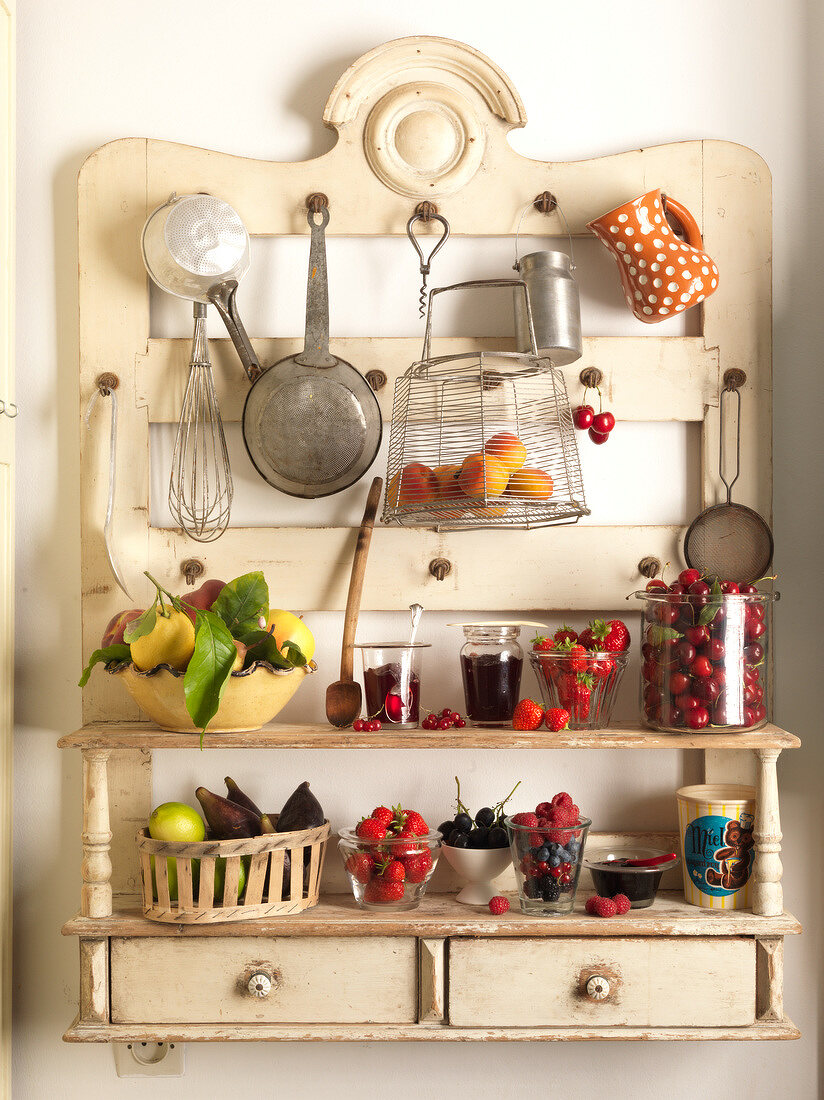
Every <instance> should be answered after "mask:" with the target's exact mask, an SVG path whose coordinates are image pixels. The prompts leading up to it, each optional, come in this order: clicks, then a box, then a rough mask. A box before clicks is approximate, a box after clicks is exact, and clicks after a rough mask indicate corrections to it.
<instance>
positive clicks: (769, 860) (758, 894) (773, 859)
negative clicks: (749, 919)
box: [752, 749, 784, 917]
mask: <svg viewBox="0 0 824 1100" xmlns="http://www.w3.org/2000/svg"><path fill="white" fill-rule="evenodd" d="M755 752H756V756H757V757H758V764H759V767H758V785H757V787H756V791H755V825H754V827H753V838H754V839H755V858H754V860H753V866H752V907H753V912H755V913H758V914H760V915H761V916H765V917H772V916H775V914H776V913H780V912H781V911H782V909H783V908H784V892H783V890H782V888H781V875H782V873H783V868H782V866H781V820H780V817H779V813H778V771H777V767H776V765H777V763H778V757H779V756H780V755H781V750H780V749H756V750H755Z"/></svg>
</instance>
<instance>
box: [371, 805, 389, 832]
mask: <svg viewBox="0 0 824 1100" xmlns="http://www.w3.org/2000/svg"><path fill="white" fill-rule="evenodd" d="M394 816H395V815H394V814H393V813H392V811H391V810H390V809H389V807H388V806H378V807H376V809H374V810H373V811H372V813H371V814H370V817H371V818H372V820H373V821H380V823H381V825H383V826H384V827H385V828H387V829H388V828H389V824H390V822H391V821H392V818H393V817H394Z"/></svg>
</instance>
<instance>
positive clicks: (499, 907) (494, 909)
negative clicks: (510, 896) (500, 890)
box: [489, 895, 509, 917]
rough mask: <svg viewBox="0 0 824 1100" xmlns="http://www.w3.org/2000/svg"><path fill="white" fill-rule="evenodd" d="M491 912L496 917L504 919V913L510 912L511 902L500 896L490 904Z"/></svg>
mask: <svg viewBox="0 0 824 1100" xmlns="http://www.w3.org/2000/svg"><path fill="white" fill-rule="evenodd" d="M489 912H490V913H492V914H493V916H496V917H502V916H503V915H504V913H508V912H509V901H508V900H507V899H506V898H504V897H501V896H500V895H498V897H496V898H492V899H491V901H490V902H489Z"/></svg>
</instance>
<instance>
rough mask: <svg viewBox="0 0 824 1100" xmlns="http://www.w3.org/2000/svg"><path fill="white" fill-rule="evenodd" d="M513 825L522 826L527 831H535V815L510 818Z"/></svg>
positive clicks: (519, 815) (520, 815) (536, 821)
mask: <svg viewBox="0 0 824 1100" xmlns="http://www.w3.org/2000/svg"><path fill="white" fill-rule="evenodd" d="M512 824H513V825H523V826H525V827H526V828H527V829H537V827H538V817H537V815H536V814H515V816H514V817H513V818H512Z"/></svg>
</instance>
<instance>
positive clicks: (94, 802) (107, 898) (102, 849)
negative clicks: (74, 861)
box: [80, 749, 112, 917]
mask: <svg viewBox="0 0 824 1100" xmlns="http://www.w3.org/2000/svg"><path fill="white" fill-rule="evenodd" d="M110 751H111V750H110V749H83V834H82V839H83V862H82V864H81V867H80V874H81V877H82V879H83V885H82V887H81V889H80V912H81V913H82V915H83V916H84V917H108V916H111V912H112V883H111V877H112V861H111V858H110V856H109V847H110V845H111V840H112V833H111V828H110V824H109V781H108V775H107V767H106V763H107V761H108V759H109V753H110Z"/></svg>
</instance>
